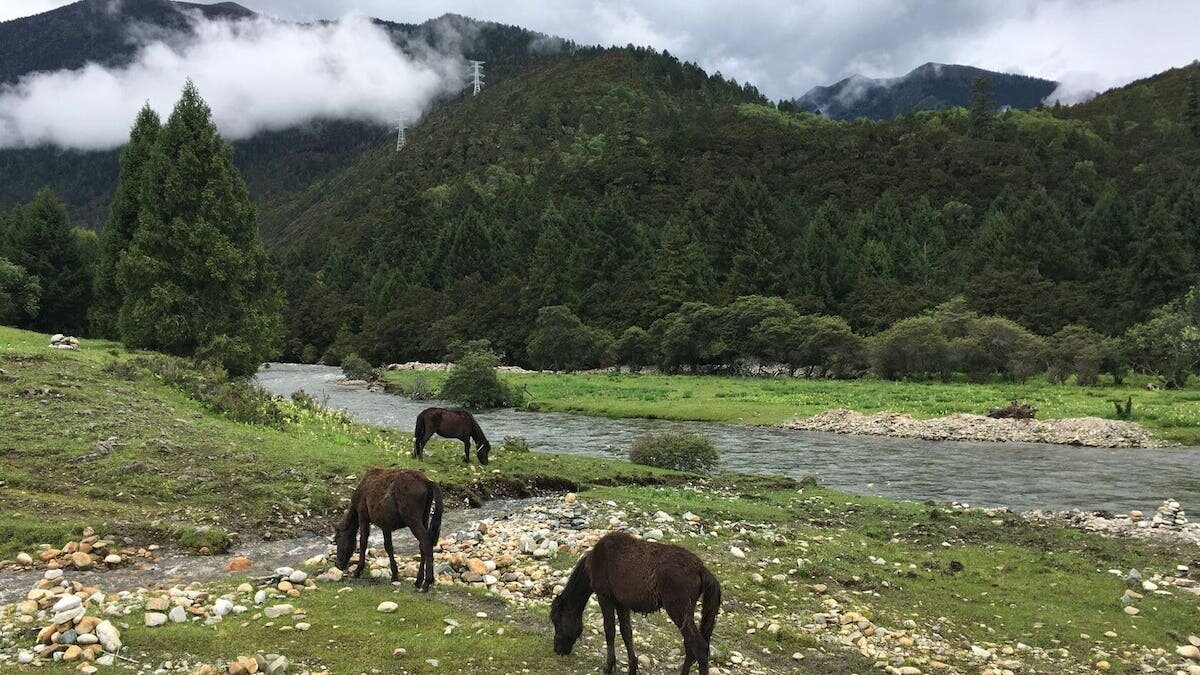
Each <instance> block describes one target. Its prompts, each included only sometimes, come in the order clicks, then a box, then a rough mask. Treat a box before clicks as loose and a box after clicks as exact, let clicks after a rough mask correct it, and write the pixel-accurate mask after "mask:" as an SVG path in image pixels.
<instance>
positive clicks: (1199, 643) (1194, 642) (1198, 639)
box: [1188, 635, 1200, 647]
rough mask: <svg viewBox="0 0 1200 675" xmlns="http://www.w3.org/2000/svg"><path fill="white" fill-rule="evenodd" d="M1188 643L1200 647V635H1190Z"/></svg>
mask: <svg viewBox="0 0 1200 675" xmlns="http://www.w3.org/2000/svg"><path fill="white" fill-rule="evenodd" d="M1188 643H1189V644H1191V645H1192V646H1193V647H1200V637H1196V636H1195V635H1189V636H1188Z"/></svg>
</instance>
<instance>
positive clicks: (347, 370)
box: [342, 353, 379, 380]
mask: <svg viewBox="0 0 1200 675" xmlns="http://www.w3.org/2000/svg"><path fill="white" fill-rule="evenodd" d="M342 374H343V375H345V376H346V379H349V380H378V379H379V369H378V368H376V367H374V366H372V365H371V364H370V362H369V361H367V360H366V359H364V358H363V357H361V356H359V355H358V354H354V353H350V354H347V355H345V356H343V357H342Z"/></svg>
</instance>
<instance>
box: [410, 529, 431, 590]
mask: <svg viewBox="0 0 1200 675" xmlns="http://www.w3.org/2000/svg"><path fill="white" fill-rule="evenodd" d="M408 530H409V531H410V532H412V535H413V536H414V537H416V538H417V544H418V545H419V546H420V548H421V564H420V565H418V566H417V581H416V583H415V584H414V585H415V586H416V587H417V590H418V591H427V590H429V587H430V586H432V585H433V546H432V545H431V544H430V543H429V529H428V528H426V527H425V524H424V523H422V522H421V521H420V520H418V519H415V518H414V519H413V520H412V524H410V525H409V526H408Z"/></svg>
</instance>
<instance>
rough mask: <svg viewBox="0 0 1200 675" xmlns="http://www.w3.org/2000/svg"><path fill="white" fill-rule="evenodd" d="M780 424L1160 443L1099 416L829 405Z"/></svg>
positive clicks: (945, 435) (905, 433)
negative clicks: (919, 415) (996, 415)
mask: <svg viewBox="0 0 1200 675" xmlns="http://www.w3.org/2000/svg"><path fill="white" fill-rule="evenodd" d="M783 428H785V429H796V430H800V431H824V432H830V433H836V434H858V435H864V436H893V437H898V438H920V439H923V440H928V441H979V442H991V443H1057V444H1062V445H1082V446H1088V447H1096V448H1153V447H1161V446H1162V445H1163V444H1161V443H1159V442H1158V441H1156V440H1155V439H1154V438H1153V437H1152V436H1151V434H1150V432H1149V431H1148V430H1147V429H1146V428H1145V427H1143V426H1142V425H1140V424H1137V423H1135V422H1123V421H1118V420H1106V419H1101V418H1099V417H1079V418H1071V419H1051V420H1026V419H993V418H991V417H984V416H982V415H970V414H966V413H958V414H954V415H947V416H945V417H935V418H932V419H925V420H919V419H916V418H914V417H912V416H909V415H905V414H901V413H895V412H879V413H873V414H864V413H860V412H855V411H853V410H829V411H826V412H823V413H819V414H817V415H813V416H812V417H806V418H804V419H799V420H793V421H791V422H787V423H786V424H784V425H783Z"/></svg>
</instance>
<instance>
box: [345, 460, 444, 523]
mask: <svg viewBox="0 0 1200 675" xmlns="http://www.w3.org/2000/svg"><path fill="white" fill-rule="evenodd" d="M430 484H431V481H430V480H429V478H427V477H426V476H425V474H423V473H421V472H420V471H416V470H413V469H385V468H382V467H378V466H377V467H372V468H370V469H368V470H367V473H366V474H364V475H363V478H362V480H361V481H359V484H358V488H357V489H355V491H354V495H353V496H352V497H351V498H350V502H351V508H354V509H357V510H358V512H359V515H360V517H361V516H364V515H365V516H366V517H367V518H368V519H369V520H370V522H371V523H373V524H375V525H378V526H379V527H381V528H384V529H389V530H395V529H399V528H401V527H404V526H405V525H406V523H405V522H404V514H402V513H401V512H400V511H399V509H398V508H397V504H406V503H409V501H410V500H412V499H414V498H421V499H423V498H424V495H425V494H426V491H427V490H428V489H429V485H430Z"/></svg>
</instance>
